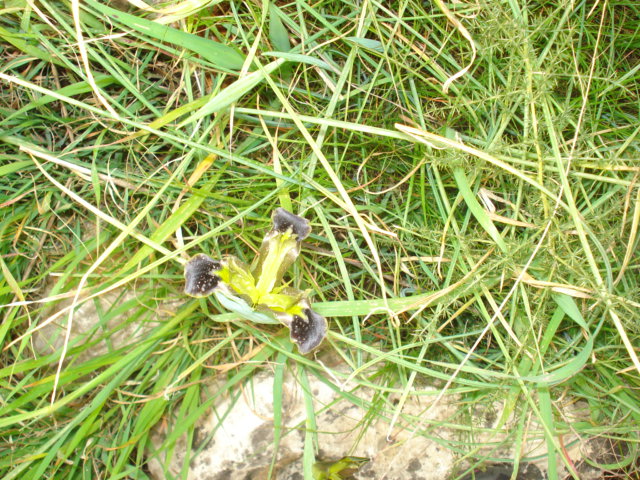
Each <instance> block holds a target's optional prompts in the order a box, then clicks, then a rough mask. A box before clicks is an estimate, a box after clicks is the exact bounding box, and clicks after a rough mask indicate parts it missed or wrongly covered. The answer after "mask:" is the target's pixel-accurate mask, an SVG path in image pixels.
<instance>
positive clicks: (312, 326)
mask: <svg viewBox="0 0 640 480" xmlns="http://www.w3.org/2000/svg"><path fill="white" fill-rule="evenodd" d="M289 328H290V329H291V340H293V341H294V342H295V343H296V344H297V345H298V350H299V351H300V353H302V354H303V355H304V354H307V353H309V352H310V351H311V350H313V349H314V348H316V347H317V346H318V345H320V343H322V340H323V339H324V337H325V336H326V335H327V321H326V320H325V319H324V317H323V316H322V315H318V314H317V313H316V312H314V311H313V310H311V309H310V308H305V309H304V316H301V315H294V316H293V320H292V321H291V325H290V326H289Z"/></svg>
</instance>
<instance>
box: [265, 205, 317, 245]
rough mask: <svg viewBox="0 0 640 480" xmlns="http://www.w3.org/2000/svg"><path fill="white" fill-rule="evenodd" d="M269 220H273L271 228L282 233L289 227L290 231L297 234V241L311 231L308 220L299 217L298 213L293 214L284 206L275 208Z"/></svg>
mask: <svg viewBox="0 0 640 480" xmlns="http://www.w3.org/2000/svg"><path fill="white" fill-rule="evenodd" d="M271 220H272V221H273V230H275V231H276V232H282V233H284V232H286V231H287V230H289V229H291V231H292V232H293V233H294V234H295V235H296V236H297V240H298V242H301V241H302V240H304V239H305V238H307V236H308V235H309V233H311V227H310V226H309V220H307V219H306V218H302V217H299V216H298V215H294V214H293V213H291V212H288V211H287V210H285V209H284V208H276V210H275V212H273V216H272V217H271Z"/></svg>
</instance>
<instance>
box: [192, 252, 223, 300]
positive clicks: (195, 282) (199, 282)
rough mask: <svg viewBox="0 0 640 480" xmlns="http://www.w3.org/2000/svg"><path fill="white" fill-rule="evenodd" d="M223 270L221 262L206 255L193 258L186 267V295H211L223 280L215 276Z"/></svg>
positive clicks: (201, 254) (202, 254)
mask: <svg viewBox="0 0 640 480" xmlns="http://www.w3.org/2000/svg"><path fill="white" fill-rule="evenodd" d="M221 268H222V266H221V264H220V262H218V261H217V260H213V259H212V258H210V257H208V256H207V255H205V254H204V253H199V254H198V255H196V256H195V257H193V258H192V259H191V260H189V262H187V264H186V265H185V267H184V278H185V280H186V282H185V285H184V293H186V294H187V295H190V296H192V297H206V296H207V295H211V293H212V292H213V291H214V290H215V288H216V287H217V286H218V284H219V283H220V281H221V278H220V277H219V276H218V275H216V274H215V272H217V271H219V270H220V269H221Z"/></svg>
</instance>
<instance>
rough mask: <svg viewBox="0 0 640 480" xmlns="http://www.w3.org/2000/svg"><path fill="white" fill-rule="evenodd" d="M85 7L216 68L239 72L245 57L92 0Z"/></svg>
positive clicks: (197, 36)
mask: <svg viewBox="0 0 640 480" xmlns="http://www.w3.org/2000/svg"><path fill="white" fill-rule="evenodd" d="M87 3H88V4H89V5H91V6H92V7H93V8H95V9H96V10H98V11H99V12H101V13H103V14H105V15H106V16H107V17H108V18H109V19H111V20H115V21H117V22H120V23H121V24H122V25H123V26H125V27H127V28H131V29H133V30H136V31H137V32H140V33H142V34H145V35H148V36H150V37H152V38H155V39H157V40H160V41H162V42H167V43H170V44H173V45H175V46H177V47H180V48H184V49H185V50H189V51H191V52H193V53H196V54H198V55H199V56H200V57H202V58H203V59H205V60H207V61H208V62H211V63H212V64H213V65H215V66H217V67H220V68H223V69H226V70H240V69H241V68H242V65H243V64H244V60H245V57H244V55H242V54H241V53H240V52H238V51H237V50H236V49H235V48H233V47H230V46H228V45H224V44H222V43H219V42H216V41H214V40H210V39H208V38H204V37H201V36H199V35H194V34H193V33H188V32H183V31H182V30H178V29H176V28H173V27H170V26H168V25H161V24H159V23H156V22H153V21H151V20H147V19H145V18H140V17H136V16H135V15H131V14H129V13H126V12H121V11H120V10H115V9H113V8H111V7H108V6H106V5H103V4H101V3H98V2H95V1H94V0H87Z"/></svg>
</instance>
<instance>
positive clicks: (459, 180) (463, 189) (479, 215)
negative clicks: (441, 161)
mask: <svg viewBox="0 0 640 480" xmlns="http://www.w3.org/2000/svg"><path fill="white" fill-rule="evenodd" d="M453 177H454V178H455V180H456V184H457V185H458V190H460V194H461V195H462V198H464V202H465V203H466V204H467V207H468V208H469V211H470V212H471V214H472V215H473V216H474V217H475V219H476V220H477V221H478V223H479V224H480V226H481V227H482V228H484V230H485V231H486V232H487V233H488V234H489V236H490V237H491V238H492V239H493V241H494V242H495V243H496V245H498V247H500V250H502V251H503V252H506V251H507V245H506V244H505V243H504V240H503V239H502V237H501V236H500V232H498V229H497V228H496V226H495V225H494V224H493V222H492V221H491V219H490V218H489V216H488V215H487V212H486V211H485V209H484V208H482V205H480V202H478V200H477V199H476V196H475V195H474V193H473V191H472V190H471V187H470V186H469V181H468V180H467V176H466V175H465V173H464V170H463V169H462V168H460V167H457V168H454V169H453Z"/></svg>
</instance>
